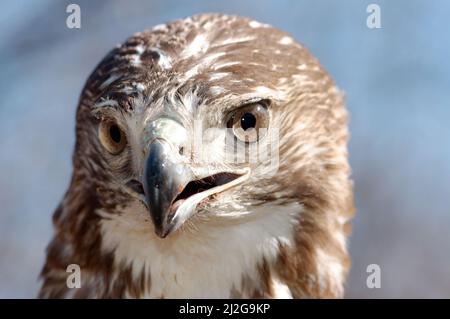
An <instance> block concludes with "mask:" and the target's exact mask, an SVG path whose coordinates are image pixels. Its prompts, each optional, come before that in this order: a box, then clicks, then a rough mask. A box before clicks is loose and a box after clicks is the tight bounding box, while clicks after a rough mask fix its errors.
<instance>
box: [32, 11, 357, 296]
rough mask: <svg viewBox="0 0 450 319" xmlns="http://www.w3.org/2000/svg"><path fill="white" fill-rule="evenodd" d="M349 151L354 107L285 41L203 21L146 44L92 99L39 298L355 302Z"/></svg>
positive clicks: (221, 18)
mask: <svg viewBox="0 0 450 319" xmlns="http://www.w3.org/2000/svg"><path fill="white" fill-rule="evenodd" d="M347 139H348V132H347V111H346V109H345V106H344V99H343V94H342V93H341V92H340V91H339V90H338V89H337V87H336V86H335V84H334V82H333V80H332V79H331V77H330V76H329V75H328V73H327V72H326V71H325V70H324V69H323V68H322V67H321V65H320V64H319V62H318V60H317V59H316V58H314V57H313V56H312V55H311V54H310V53H309V52H308V50H307V49H305V48H304V47H303V46H302V45H300V44H299V43H297V42H296V41H295V40H294V39H293V38H292V37H291V36H290V35H288V34H286V33H284V32H282V31H279V30H277V29H275V28H272V27H271V26H269V25H266V24H263V23H260V22H256V21H253V20H250V19H247V18H242V17H237V16H228V15H221V14H201V15H197V16H193V17H190V18H186V19H183V20H177V21H174V22H171V23H168V24H165V25H159V26H156V27H154V28H153V29H150V30H147V31H144V32H141V33H137V34H135V35H134V36H132V37H131V38H129V39H128V40H127V41H126V42H125V43H124V44H122V45H120V46H118V47H116V48H114V49H113V50H112V51H111V52H110V53H109V54H107V56H106V57H105V58H104V59H103V60H102V61H101V62H100V64H99V65H98V66H97V67H96V69H95V70H94V71H93V73H92V74H91V75H90V77H89V78H88V80H87V83H86V85H85V87H84V89H83V91H82V94H81V97H80V100H79V105H78V109H77V115H76V145H75V151H74V155H73V175H72V180H71V182H70V186H69V189H68V191H67V192H66V194H65V196H64V199H63V200H62V202H61V203H60V205H59V206H58V208H57V209H56V212H55V213H54V216H53V223H54V228H55V235H54V238H53V239H52V241H51V242H50V244H49V246H48V248H47V259H46V262H45V265H44V267H43V270H42V274H41V277H42V279H43V286H42V288H41V291H40V297H41V298H302V297H305V298H329V297H342V296H343V293H344V282H345V278H346V274H347V271H348V268H349V264H350V261H349V257H348V253H347V248H346V239H347V236H348V233H349V230H350V225H349V220H350V218H351V216H352V212H353V200H352V183H351V180H350V168H349V164H348V156H347ZM261 150H263V151H261ZM71 264H76V265H78V266H79V267H80V270H81V274H80V278H81V287H79V288H68V285H67V282H66V281H67V276H68V275H69V274H68V273H67V272H66V269H67V267H68V265H71Z"/></svg>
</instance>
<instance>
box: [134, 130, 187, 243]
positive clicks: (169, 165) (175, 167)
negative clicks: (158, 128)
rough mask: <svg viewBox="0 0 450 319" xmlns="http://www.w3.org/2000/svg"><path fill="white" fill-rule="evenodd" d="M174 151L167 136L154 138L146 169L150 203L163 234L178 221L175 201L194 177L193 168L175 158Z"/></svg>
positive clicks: (145, 189)
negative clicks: (166, 139) (164, 138)
mask: <svg viewBox="0 0 450 319" xmlns="http://www.w3.org/2000/svg"><path fill="white" fill-rule="evenodd" d="M174 153H175V152H174V151H173V150H172V148H171V146H170V144H169V143H168V142H166V141H165V140H163V139H160V138H157V139H155V140H153V142H152V143H151V144H150V145H149V153H148V157H147V161H146V164H145V169H144V181H143V182H144V183H143V184H144V192H145V196H146V200H147V205H148V207H149V209H150V215H151V217H152V220H153V224H154V226H155V232H156V234H157V235H158V236H159V237H161V238H164V237H166V236H167V235H168V234H169V233H170V232H171V231H172V229H173V227H174V225H175V223H176V220H175V219H176V217H175V211H176V209H175V207H174V206H173V205H172V204H173V202H174V200H175V198H176V197H177V195H178V194H180V193H181V192H182V191H183V189H184V187H185V186H186V184H188V183H189V181H190V180H191V178H192V172H191V170H190V168H189V167H188V166H187V165H186V164H184V163H181V162H180V161H178V160H176V157H175V156H174ZM174 217H175V218H174Z"/></svg>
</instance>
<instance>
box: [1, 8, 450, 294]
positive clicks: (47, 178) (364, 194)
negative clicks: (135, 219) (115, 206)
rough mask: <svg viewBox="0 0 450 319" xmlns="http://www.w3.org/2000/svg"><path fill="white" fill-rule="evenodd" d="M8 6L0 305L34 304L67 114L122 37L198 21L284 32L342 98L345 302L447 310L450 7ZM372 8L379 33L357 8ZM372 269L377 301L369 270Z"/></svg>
mask: <svg viewBox="0 0 450 319" xmlns="http://www.w3.org/2000/svg"><path fill="white" fill-rule="evenodd" d="M73 2H75V3H77V4H79V5H80V6H81V19H82V20H81V21H82V22H81V29H68V28H67V27H66V17H67V15H68V14H67V13H66V6H67V5H68V4H69V3H70V2H67V1H31V0H30V1H10V2H5V3H2V6H1V10H0V97H1V103H0V136H1V138H0V150H1V151H0V297H4V298H5V297H6V298H10V297H35V296H36V293H37V290H38V288H39V283H38V281H37V277H38V274H39V272H40V269H41V267H42V264H43V260H44V250H45V247H46V245H47V243H48V241H49V239H50V237H51V235H52V227H51V215H52V213H53V210H54V209H55V207H56V206H57V204H58V202H59V201H60V200H61V198H62V196H63V194H64V192H65V190H66V187H67V186H68V183H69V178H70V174H71V155H72V149H73V146H74V137H75V136H74V125H75V109H76V105H77V100H78V96H79V93H80V91H81V89H82V86H83V84H84V82H85V80H86V79H87V76H88V75H89V73H90V72H91V71H92V70H93V68H94V67H95V65H96V64H97V63H98V62H99V61H100V59H101V58H102V57H103V56H104V55H105V54H106V53H107V52H108V51H109V50H110V49H111V48H112V47H113V46H114V45H116V44H117V43H119V42H122V41H123V40H125V39H126V38H127V37H128V36H130V35H131V34H133V33H135V32H137V31H141V30H143V29H146V28H148V27H151V26H153V25H156V24H159V23H163V22H167V21H169V20H172V19H177V18H182V17H185V16H189V15H191V14H195V13H200V12H222V13H230V14H239V15H244V16H249V17H252V18H254V19H256V20H260V21H262V22H266V23H270V24H272V25H274V26H276V27H278V28H280V29H283V30H285V31H288V32H290V33H291V34H292V35H293V36H294V37H295V38H296V39H297V40H299V41H300V42H302V43H303V44H305V45H306V46H307V47H308V48H309V49H310V50H311V51H312V52H313V53H314V54H315V55H316V56H317V57H318V58H319V59H320V61H321V62H322V64H323V65H324V66H325V67H326V68H327V69H328V71H329V72H330V73H331V74H332V76H333V77H334V79H335V80H336V82H337V84H338V86H339V87H340V88H341V89H342V90H344V91H345V92H346V96H347V104H348V107H349V109H350V112H351V125H350V129H351V141H350V155H351V164H352V168H353V178H354V181H355V195H356V196H355V199H356V206H357V215H356V218H355V219H354V222H353V235H352V237H351V241H350V252H351V255H352V259H353V267H352V270H351V273H350V277H349V281H348V287H347V297H356V298H372V297H374V298H378V297H388V298H391V297H406V298H410V297H426V298H428V297H450V205H449V198H450V20H449V17H450V1H445V0H440V1H439V0H435V1H425V0H422V1H419V0H413V1H411V0H397V1H392V0H391V1H380V0H379V1H375V0H373V1H361V0H346V1H332V0H329V1H325V0H321V1H318V0H303V1H298V0H296V1H261V0H259V1H243V0H232V1H166V0H165V1H87V0H83V1H81V0H79V1H73ZM369 3H377V4H379V5H380V7H381V22H382V28H381V29H369V28H367V26H366V18H367V16H368V14H367V13H366V7H367V5H368V4H369ZM372 263H375V264H378V265H380V267H381V271H382V277H381V288H380V289H369V288H367V286H366V277H367V275H368V274H367V273H366V267H367V265H369V264H372Z"/></svg>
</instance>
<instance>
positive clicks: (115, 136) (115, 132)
mask: <svg viewBox="0 0 450 319" xmlns="http://www.w3.org/2000/svg"><path fill="white" fill-rule="evenodd" d="M109 135H110V136H111V139H112V140H113V141H114V142H115V143H120V139H121V137H122V135H121V134H120V129H119V127H118V126H117V125H111V127H110V128H109Z"/></svg>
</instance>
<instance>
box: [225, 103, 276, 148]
mask: <svg viewBox="0 0 450 319" xmlns="http://www.w3.org/2000/svg"><path fill="white" fill-rule="evenodd" d="M268 125H269V111H268V110H267V106H266V105H265V104H263V103H262V102H258V103H252V104H248V105H245V106H243V107H241V108H239V109H237V110H235V111H233V112H232V113H231V115H230V117H229V120H228V121H227V127H228V128H231V129H232V130H233V134H234V135H235V136H236V137H237V138H238V139H239V140H241V141H243V142H247V143H250V142H255V141H257V140H258V139H260V138H261V137H262V136H263V135H264V134H265V133H266V132H267V128H268Z"/></svg>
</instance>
